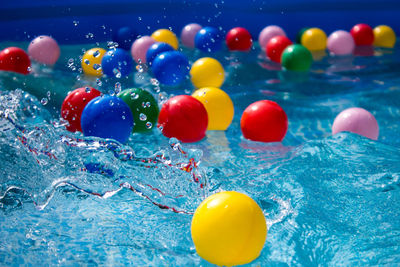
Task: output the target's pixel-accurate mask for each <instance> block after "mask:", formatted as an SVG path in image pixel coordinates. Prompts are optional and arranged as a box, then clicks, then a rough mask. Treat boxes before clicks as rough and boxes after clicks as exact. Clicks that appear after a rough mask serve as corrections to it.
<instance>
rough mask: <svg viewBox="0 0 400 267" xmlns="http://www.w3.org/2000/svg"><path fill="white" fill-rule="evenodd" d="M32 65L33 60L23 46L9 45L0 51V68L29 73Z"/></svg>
mask: <svg viewBox="0 0 400 267" xmlns="http://www.w3.org/2000/svg"><path fill="white" fill-rule="evenodd" d="M30 66H31V60H30V59H29V56H28V54H27V53H26V52H25V51H24V50H22V49H21V48H18V47H8V48H6V49H4V50H2V51H1V52H0V70H5V71H13V72H18V73H22V74H28V73H29V72H30Z"/></svg>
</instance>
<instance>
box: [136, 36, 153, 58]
mask: <svg viewBox="0 0 400 267" xmlns="http://www.w3.org/2000/svg"><path fill="white" fill-rule="evenodd" d="M155 42H156V40H154V39H153V38H151V37H150V36H143V37H141V38H139V39H136V41H135V42H134V43H133V44H132V47H131V54H132V57H133V59H134V60H135V61H136V63H139V64H140V63H143V64H144V63H146V53H147V50H148V49H149V47H150V46H151V45H152V44H154V43H155Z"/></svg>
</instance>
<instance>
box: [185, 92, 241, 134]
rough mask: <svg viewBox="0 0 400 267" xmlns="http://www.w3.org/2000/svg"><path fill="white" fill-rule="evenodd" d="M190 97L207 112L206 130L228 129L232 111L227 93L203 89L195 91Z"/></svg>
mask: <svg viewBox="0 0 400 267" xmlns="http://www.w3.org/2000/svg"><path fill="white" fill-rule="evenodd" d="M192 96H193V97H194V98H196V99H197V100H199V101H200V102H201V103H203V105H204V107H205V108H206V110H207V115H208V127H207V130H222V131H225V130H226V129H227V128H228V127H229V125H230V124H231V122H232V119H233V114H234V109H233V103H232V100H231V98H230V97H229V95H228V94H227V93H225V92H224V91H222V90H221V89H219V88H216V87H204V88H201V89H198V90H196V91H195V92H194V93H193V94H192Z"/></svg>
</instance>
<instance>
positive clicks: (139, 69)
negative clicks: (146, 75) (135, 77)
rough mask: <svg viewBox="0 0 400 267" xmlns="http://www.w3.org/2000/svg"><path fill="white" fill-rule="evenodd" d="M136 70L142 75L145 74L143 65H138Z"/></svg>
mask: <svg viewBox="0 0 400 267" xmlns="http://www.w3.org/2000/svg"><path fill="white" fill-rule="evenodd" d="M136 70H137V71H138V72H140V73H142V72H143V66H142V65H136Z"/></svg>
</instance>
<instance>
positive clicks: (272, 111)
mask: <svg viewBox="0 0 400 267" xmlns="http://www.w3.org/2000/svg"><path fill="white" fill-rule="evenodd" d="M240 127H241V128H242V133H243V136H244V137H245V138H247V139H250V140H252V141H259V142H281V141H282V140H283V138H284V137H285V134H286V131H287V129H288V119H287V116H286V113H285V111H284V110H283V109H282V108H281V107H280V106H279V105H278V104H277V103H276V102H274V101H270V100H260V101H257V102H254V103H253V104H251V105H250V106H248V107H247V108H246V109H245V110H244V112H243V115H242V118H241V120H240Z"/></svg>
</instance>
